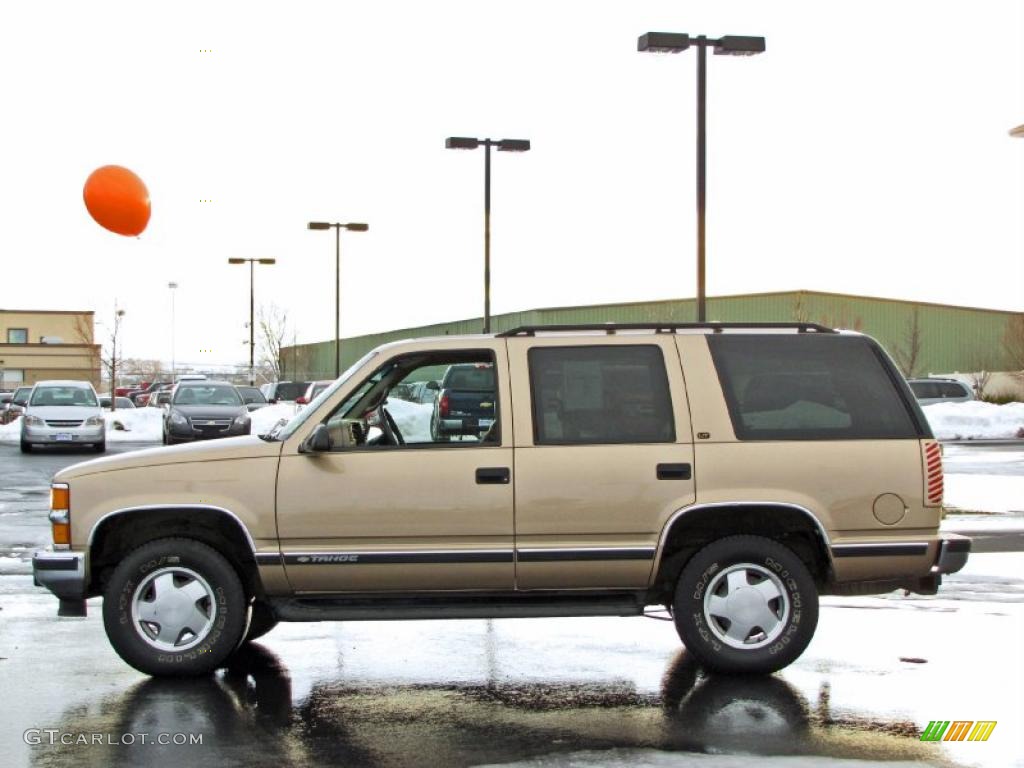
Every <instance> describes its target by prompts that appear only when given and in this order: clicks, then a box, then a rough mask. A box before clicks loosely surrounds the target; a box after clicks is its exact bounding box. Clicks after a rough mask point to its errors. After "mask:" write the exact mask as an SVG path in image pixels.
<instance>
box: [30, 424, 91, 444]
mask: <svg viewBox="0 0 1024 768" xmlns="http://www.w3.org/2000/svg"><path fill="white" fill-rule="evenodd" d="M105 436H106V427H105V426H104V425H103V424H100V425H99V426H98V427H49V426H47V427H29V426H25V427H22V430H21V439H22V440H24V441H25V442H26V443H32V444H33V445H61V444H64V445H78V444H81V443H102V442H103V440H104V438H105Z"/></svg>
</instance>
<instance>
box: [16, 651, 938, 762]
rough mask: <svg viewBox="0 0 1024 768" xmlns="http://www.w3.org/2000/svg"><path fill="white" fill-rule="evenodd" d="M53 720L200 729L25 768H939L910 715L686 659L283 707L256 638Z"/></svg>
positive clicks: (55, 757) (94, 727)
mask: <svg viewBox="0 0 1024 768" xmlns="http://www.w3.org/2000/svg"><path fill="white" fill-rule="evenodd" d="M62 722H63V723H65V724H66V727H67V728H69V729H73V730H74V731H76V732H93V731H99V732H103V733H108V734H141V733H146V734H151V737H153V738H155V736H154V735H155V734H158V733H185V734H190V733H199V734H203V743H202V746H196V745H167V746H161V745H152V744H147V745H142V744H138V743H137V744H134V745H128V746H126V745H122V744H112V745H111V744H104V745H89V746H80V745H78V746H76V745H69V746H56V747H50V746H46V747H37V748H35V749H34V750H33V752H32V758H33V764H34V765H40V766H43V765H66V764H71V763H72V762H73V763H74V764H75V765H76V766H83V767H91V766H97V767H98V766H129V765H131V766H145V765H161V766H162V765H166V764H168V763H170V762H171V761H172V760H173V761H175V762H178V763H180V762H182V761H185V762H186V763H188V764H199V763H200V762H201V763H202V764H204V765H211V766H218V768H223V767H224V766H232V765H252V766H262V765H275V766H290V765H298V766H302V765H313V764H316V765H325V764H333V765H360V766H362V765H366V766H419V765H423V766H427V765H430V766H435V765H451V766H458V765H478V764H486V763H499V762H510V761H521V760H529V759H530V758H536V757H541V756H549V757H557V755H565V756H568V755H570V754H572V753H578V752H581V751H594V750H599V751H600V750H612V749H615V750H622V749H656V750H666V751H672V752H682V753H690V754H721V753H753V754H757V755H790V756H795V755H803V756H815V755H817V756H828V757H847V758H859V759H875V760H893V759H901V760H928V761H929V762H930V763H931V764H936V763H935V758H936V752H935V750H934V748H933V745H928V744H924V743H922V742H920V741H919V739H918V735H919V733H920V731H919V727H918V725H917V724H915V723H913V722H900V721H891V720H890V721H885V722H875V721H873V720H872V719H871V718H867V717H866V718H859V717H856V716H850V715H844V716H835V715H833V713H832V712H831V711H830V706H829V690H828V686H827V685H824V686H822V688H821V690H820V692H819V695H818V698H817V700H816V701H813V702H809V701H807V700H806V699H805V698H804V697H803V696H802V695H801V694H800V693H799V692H798V691H797V690H796V689H795V688H794V687H792V686H791V685H789V684H788V683H787V682H786V680H785V679H784V677H781V676H771V677H756V678H749V677H748V678H734V677H721V676H708V675H705V674H704V673H703V672H702V671H701V670H700V669H698V668H697V666H696V665H695V664H694V662H693V661H692V660H691V659H690V657H689V656H688V655H687V653H686V652H685V651H682V650H681V651H679V652H678V653H677V654H676V655H675V657H674V658H673V659H672V660H671V662H670V663H669V665H668V667H667V668H666V669H665V673H664V677H663V679H662V683H661V688H660V691H657V692H651V693H644V692H640V691H638V690H637V688H636V686H635V685H634V684H633V683H630V682H627V681H615V680H611V681H608V682H604V683H595V682H593V681H587V682H580V683H578V684H575V683H572V682H566V683H530V682H516V683H512V682H503V683H494V684H474V683H453V684H450V685H444V684H433V685H430V684H409V685H396V684H383V685H374V684H365V683H361V684H358V685H353V684H350V683H348V682H347V681H346V680H345V679H344V678H341V679H336V680H332V681H324V682H320V683H318V684H316V685H314V686H313V688H312V689H311V690H310V692H309V694H308V695H307V696H305V697H303V698H302V699H301V700H298V701H293V697H292V682H291V678H290V676H289V673H288V670H287V669H286V668H285V667H284V665H283V664H282V663H281V661H280V660H279V659H278V657H277V656H276V655H275V654H273V653H272V652H271V651H269V650H268V649H267V648H265V647H263V646H260V645H258V644H253V645H251V646H249V647H247V648H246V649H244V651H243V652H241V653H240V654H239V655H238V657H237V658H235V659H234V660H233V661H232V663H231V665H230V666H229V667H227V668H226V669H224V670H221V671H220V672H219V673H218V674H217V675H215V676H212V677H209V678H205V679H200V680H153V679H150V680H146V681H144V682H142V683H139V684H137V685H135V686H134V687H132V688H130V689H128V690H127V691H126V692H124V693H121V694H118V695H115V696H111V697H110V698H108V699H107V700H106V701H104V702H103V704H102V706H100V707H99V710H98V715H97V713H96V711H95V710H94V711H93V713H92V714H91V715H87V714H86V713H85V712H83V711H80V710H78V711H76V709H71V710H69V711H67V712H66V713H65V716H64V717H63V718H62Z"/></svg>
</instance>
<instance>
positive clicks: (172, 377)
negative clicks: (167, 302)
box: [167, 282, 178, 384]
mask: <svg viewBox="0 0 1024 768" xmlns="http://www.w3.org/2000/svg"><path fill="white" fill-rule="evenodd" d="M167 287H168V288H170V289H171V384H174V363H175V359H174V293H175V291H177V290H178V284H177V283H173V282H172V283H168V284H167Z"/></svg>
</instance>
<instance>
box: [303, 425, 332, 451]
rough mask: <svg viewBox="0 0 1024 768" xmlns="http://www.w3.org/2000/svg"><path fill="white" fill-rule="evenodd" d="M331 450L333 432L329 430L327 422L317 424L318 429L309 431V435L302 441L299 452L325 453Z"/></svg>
mask: <svg viewBox="0 0 1024 768" xmlns="http://www.w3.org/2000/svg"><path fill="white" fill-rule="evenodd" d="M329 450H331V433H330V432H328V431H327V425H326V424H317V425H316V429H314V430H313V431H312V432H310V433H309V437H307V438H306V439H305V440H303V441H302V445H300V446H299V453H323V452H324V451H329Z"/></svg>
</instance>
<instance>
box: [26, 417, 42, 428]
mask: <svg viewBox="0 0 1024 768" xmlns="http://www.w3.org/2000/svg"><path fill="white" fill-rule="evenodd" d="M25 426H26V427H45V426H46V422H45V421H43V420H42V419H40V418H39V417H38V416H29V415H27V414H26V416H25Z"/></svg>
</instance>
